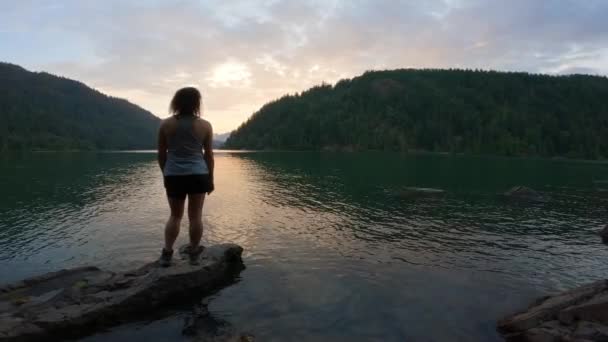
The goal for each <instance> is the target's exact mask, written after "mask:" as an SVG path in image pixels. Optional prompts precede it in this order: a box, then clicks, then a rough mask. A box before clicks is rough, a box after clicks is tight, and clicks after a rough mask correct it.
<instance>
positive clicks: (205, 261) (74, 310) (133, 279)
mask: <svg viewBox="0 0 608 342" xmlns="http://www.w3.org/2000/svg"><path fill="white" fill-rule="evenodd" d="M242 252H243V249H242V248H241V247H240V246H238V245H234V244H222V245H216V246H212V247H208V248H206V249H205V250H204V252H203V253H202V255H201V263H200V265H197V266H192V265H190V264H189V263H188V262H187V261H186V260H180V259H179V258H175V259H176V260H175V261H174V265H172V266H171V267H168V268H161V267H159V266H158V264H157V262H153V263H149V264H147V265H144V266H143V267H140V268H138V269H135V270H132V271H128V272H120V273H115V272H109V271H104V270H101V269H99V268H97V267H81V268H76V269H69V270H61V271H58V272H52V273H48V274H45V275H42V276H39V277H34V278H29V279H26V280H23V281H20V282H17V283H15V284H10V285H6V286H3V287H0V341H40V340H48V341H50V340H57V339H60V338H76V337H80V336H85V335H88V334H91V333H94V332H95V331H97V330H98V329H100V328H103V327H107V326H111V325H116V324H120V323H124V322H128V321H134V320H137V319H138V318H139V317H141V315H142V314H143V313H146V312H149V311H150V310H161V309H162V308H163V306H164V305H166V304H169V303H174V302H175V301H176V300H179V299H180V298H188V300H192V298H194V299H195V301H197V299H196V298H198V300H200V298H202V297H204V296H207V295H209V294H212V293H213V292H215V291H217V290H219V289H221V288H222V287H224V286H226V285H229V284H231V283H233V282H234V278H235V277H236V276H237V275H238V273H239V272H240V271H241V270H242V269H243V268H244V266H243V263H242V259H241V254H242Z"/></svg>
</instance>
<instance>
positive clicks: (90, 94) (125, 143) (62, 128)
mask: <svg viewBox="0 0 608 342" xmlns="http://www.w3.org/2000/svg"><path fill="white" fill-rule="evenodd" d="M0 123H1V124H0V150H17V149H143V148H154V146H155V137H156V131H157V129H158V125H159V118H157V117H156V116H154V115H152V114H151V113H150V112H148V111H146V110H144V109H142V108H140V107H138V106H136V105H134V104H132V103H130V102H128V101H126V100H123V99H118V98H113V97H109V96H106V95H104V94H102V93H100V92H98V91H96V90H94V89H91V88H89V87H87V86H86V85H84V84H82V83H80V82H76V81H73V80H69V79H66V78H63V77H57V76H53V75H50V74H48V73H38V72H29V71H27V70H25V69H23V68H21V67H19V66H16V65H13V64H7V63H0Z"/></svg>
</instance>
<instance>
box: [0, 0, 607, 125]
mask: <svg viewBox="0 0 608 342" xmlns="http://www.w3.org/2000/svg"><path fill="white" fill-rule="evenodd" d="M606 16H608V2H607V1H602V0H587V1H576V0H562V1H529V0H511V1H508V2H507V1H492V0H428V1H424V2H422V1H413V0H411V1H406V0H326V1H320V0H310V1H289V0H261V1H245V0H235V1H221V0H209V1H203V0H170V1H160V0H156V1H118V0H108V1H104V2H99V1H86V0H85V1H76V0H66V1H62V2H54V3H52V4H50V3H48V2H45V1H42V0H39V1H35V0H27V1H18V2H17V1H15V2H8V1H7V2H3V3H1V4H0V44H2V46H3V50H2V55H0V59H7V60H8V61H11V62H15V63H18V64H24V66H26V67H29V68H33V69H36V70H47V71H50V72H53V73H57V74H61V75H65V76H67V77H72V78H76V79H79V80H82V81H84V82H85V83H87V84H89V85H92V86H94V87H96V88H98V89H100V90H102V91H105V92H108V93H110V94H112V95H114V96H122V97H127V98H128V99H130V100H131V101H133V102H135V103H137V104H139V105H142V106H143V107H145V108H147V109H150V110H152V111H153V112H154V113H155V114H157V115H159V116H161V117H162V116H166V115H167V104H168V102H169V100H170V97H171V96H172V94H173V92H174V91H175V90H176V89H177V88H178V87H181V86H183V85H198V86H199V87H200V88H201V89H202V91H203V94H204V103H205V115H206V116H207V117H208V118H209V119H210V120H211V121H212V123H213V124H214V125H215V130H216V131H218V132H222V131H227V130H230V129H233V128H235V127H236V126H238V124H240V123H241V122H242V121H244V120H245V119H246V118H247V117H248V116H249V115H251V114H252V113H253V112H254V111H255V110H257V109H258V108H259V107H260V106H261V105H263V104H264V103H266V102H268V101H270V100H273V99H275V98H278V97H280V96H281V95H283V94H286V93H294V92H297V91H302V90H305V89H306V88H308V87H310V86H312V85H315V84H319V83H321V82H323V81H325V82H335V81H337V80H338V79H340V78H344V77H353V76H356V75H358V74H360V73H362V72H364V71H366V70H370V69H384V68H401V67H439V68H448V67H460V68H483V69H499V70H524V71H530V72H547V73H556V74H558V73H570V72H572V71H578V72H581V71H582V72H589V73H593V74H602V75H606V74H608V50H607V49H605V48H604V47H606V46H608V24H607V22H606V20H605V18H606Z"/></svg>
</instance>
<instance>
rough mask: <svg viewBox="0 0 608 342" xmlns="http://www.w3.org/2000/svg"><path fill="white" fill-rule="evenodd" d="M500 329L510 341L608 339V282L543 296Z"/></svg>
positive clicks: (508, 319)
mask: <svg viewBox="0 0 608 342" xmlns="http://www.w3.org/2000/svg"><path fill="white" fill-rule="evenodd" d="M498 331H499V332H500V333H501V334H502V335H503V336H504V337H505V339H506V340H507V341H528V342H537V341H538V342H540V341H543V342H544V341H555V342H558V341H608V281H607V280H601V281H598V282H595V283H592V284H589V285H585V286H581V287H578V288H575V289H573V290H570V291H566V292H563V293H560V294H557V295H555V296H550V297H544V298H541V299H540V300H538V301H537V302H536V303H534V304H533V305H532V306H530V307H529V308H528V309H527V310H526V311H524V312H521V313H517V314H514V315H512V316H509V317H506V318H504V319H503V320H501V321H499V322H498Z"/></svg>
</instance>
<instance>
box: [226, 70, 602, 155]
mask: <svg viewBox="0 0 608 342" xmlns="http://www.w3.org/2000/svg"><path fill="white" fill-rule="evenodd" d="M225 147H226V148H233V149H234V148H236V149H238V148H247V149H299V150H320V149H339V150H341V149H347V150H351V149H355V150H356V149H373V150H376V149H377V150H400V151H412V150H424V151H442V152H464V153H482V154H498V155H540V156H566V157H577V158H591V159H595V158H605V157H608V78H606V77H598V76H584V75H569V76H548V75H533V74H527V73H505V72H494V71H469V70H413V69H407V70H392V71H372V72H366V73H365V74H363V75H361V76H359V77H356V78H353V79H348V80H342V81H339V82H338V83H337V84H336V85H335V86H331V85H321V86H317V87H314V88H311V89H309V90H307V91H305V92H303V93H301V94H296V95H289V96H285V97H283V98H281V99H279V100H276V101H274V102H271V103H268V104H266V105H265V106H263V107H262V108H261V109H260V110H259V111H258V112H256V113H254V114H253V116H252V117H251V118H249V120H247V121H246V122H245V123H243V124H242V125H241V126H240V127H239V128H238V129H237V130H236V131H235V132H234V133H233V134H232V135H231V136H230V138H229V139H228V141H227V142H226V145H225Z"/></svg>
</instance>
